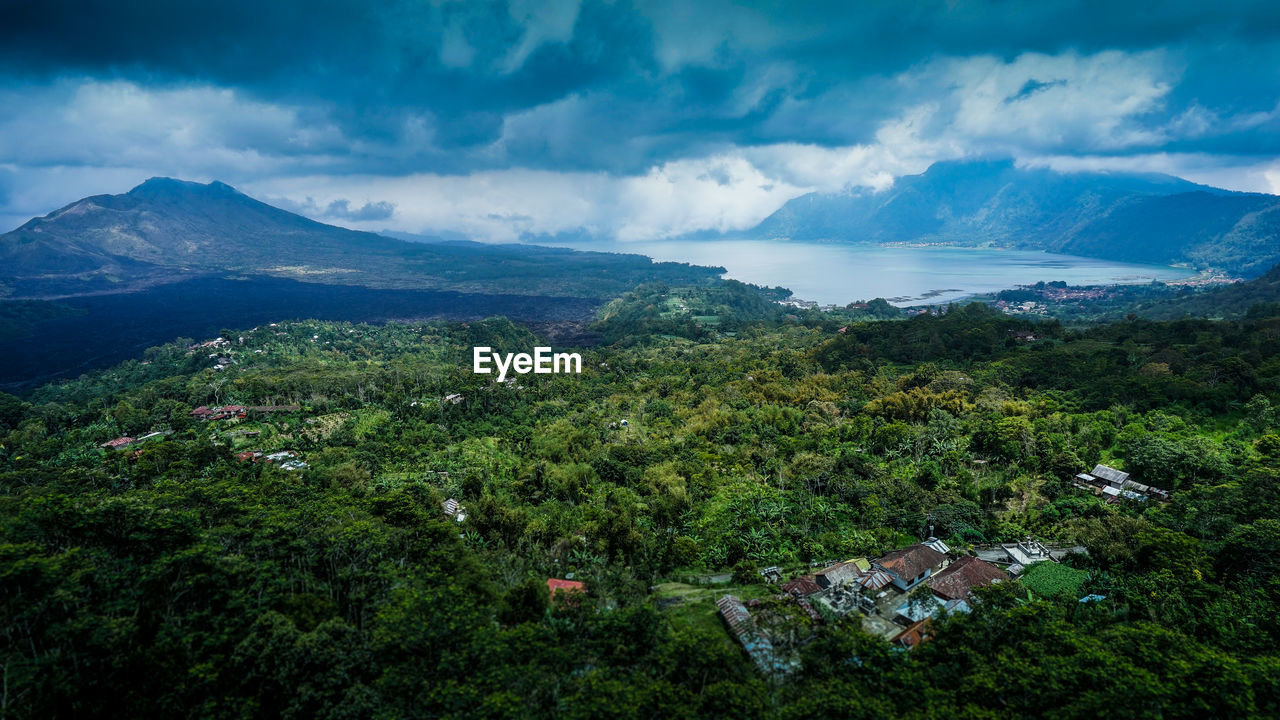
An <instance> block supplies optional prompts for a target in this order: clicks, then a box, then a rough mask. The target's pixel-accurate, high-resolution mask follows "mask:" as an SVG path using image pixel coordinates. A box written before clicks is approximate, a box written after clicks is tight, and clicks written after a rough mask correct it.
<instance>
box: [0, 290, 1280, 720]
mask: <svg viewBox="0 0 1280 720" xmlns="http://www.w3.org/2000/svg"><path fill="white" fill-rule="evenodd" d="M752 293H753V291H751V290H750V288H747V287H746V286H736V285H733V284H726V285H723V286H720V287H717V288H714V289H703V290H695V289H683V288H664V287H660V286H650V287H642V288H638V289H636V290H635V291H633V292H632V293H631V294H629V295H628V296H626V297H624V298H623V299H621V300H619V301H617V302H615V303H614V304H612V305H610V306H608V308H607V309H606V311H605V313H604V314H603V316H602V320H601V324H600V331H601V332H602V333H603V334H604V335H605V336H606V337H607V338H609V339H610V341H611V344H607V345H604V346H600V347H596V348H592V349H582V350H579V351H580V352H581V353H582V355H583V361H584V362H583V368H584V372H583V373H582V374H581V375H532V374H529V375H521V376H517V377H516V378H514V381H513V382H509V383H504V384H498V383H495V382H494V381H493V376H484V375H474V374H472V372H471V369H470V348H471V347H472V346H474V345H488V346H491V347H494V348H496V349H498V350H500V351H503V352H515V351H528V350H529V349H531V348H532V347H533V346H534V345H535V344H537V343H538V340H537V338H535V337H534V336H533V335H531V334H530V333H529V332H528V331H527V330H526V329H524V328H522V327H520V326H518V325H514V324H512V323H510V322H508V321H506V320H503V319H490V320H486V321H483V322H473V323H426V324H423V323H419V324H388V325H385V326H381V327H375V326H369V325H351V324H344V323H328V322H314V321H307V322H297V323H286V324H280V325H279V326H274V327H273V326H262V327H259V328H257V329H254V330H248V329H245V330H236V331H231V330H228V331H226V332H224V335H225V336H226V338H227V339H228V340H229V344H227V345H225V346H224V347H220V348H218V350H217V354H218V355H220V356H225V357H227V358H228V359H230V360H232V361H233V363H232V364H231V365H230V366H229V367H226V368H225V369H222V370H215V369H213V366H212V361H211V360H210V358H209V357H208V354H209V353H206V352H203V351H191V350H189V349H188V343H187V342H185V341H182V342H176V343H172V344H169V345H165V346H163V347H158V348H154V349H152V350H149V351H148V352H147V353H146V355H145V357H142V358H140V359H138V360H135V361H129V362H125V363H123V364H121V365H119V366H117V367H114V368H111V369H109V370H105V371H101V372H95V373H91V374H87V375H85V376H83V377H81V378H80V379H78V380H75V381H69V382H64V383H61V384H58V385H48V386H45V387H43V388H40V389H39V390H37V391H36V392H34V393H32V394H31V395H30V396H29V397H27V398H25V399H22V400H19V399H17V398H13V397H10V396H0V666H3V671H4V677H5V684H4V688H5V689H4V702H3V707H4V708H5V712H6V713H11V714H13V715H14V716H17V717H78V716H90V715H93V716H103V715H108V716H121V717H136V716H141V715H145V716H148V717H150V716H164V715H199V716H203V717H246V716H258V715H261V716H272V717H530V716H533V717H582V718H599V717H637V718H638V717H653V716H669V717H779V718H800V717H812V716H814V715H815V714H823V715H830V716H840V717H867V718H873V717H874V718H881V717H941V716H954V717H1017V716H1045V715H1051V716H1055V717H1097V716H1098V715H1099V714H1102V713H1106V714H1107V715H1114V716H1124V717H1150V718H1157V717H1158V718H1175V717H1204V716H1216V717H1260V716H1274V715H1276V714H1277V713H1278V712H1280V687H1278V685H1277V678H1278V677H1280V656H1277V654H1276V651H1275V647H1276V643H1277V641H1280V620H1278V619H1277V615H1276V613H1275V612H1274V608H1275V607H1277V603H1278V602H1280V579H1277V570H1280V568H1277V567H1276V562H1277V560H1276V558H1278V557H1280V484H1278V482H1277V481H1278V480H1280V435H1277V432H1278V428H1277V410H1276V404H1277V403H1280V359H1277V358H1280V315H1276V314H1270V313H1267V312H1261V311H1260V312H1258V313H1255V314H1254V315H1252V316H1249V317H1246V318H1243V319H1240V320H1236V321H1223V322H1210V321H1180V322H1173V323H1160V322H1151V321H1145V320H1131V321H1126V322H1121V323H1117V324H1113V325H1107V326H1101V327H1097V328H1093V329H1089V330H1084V331H1076V330H1070V329H1066V328H1063V327H1061V326H1059V325H1057V324H1053V323H1047V324H1033V323H1031V322H1030V321H1027V320H1024V319H1016V318H1010V317H1008V316H1006V315H1003V314H1001V313H998V312H996V311H994V310H991V309H989V308H986V307H985V306H982V305H978V304H974V305H969V306H964V307H954V308H950V309H949V310H948V311H947V312H945V313H943V314H941V315H933V314H929V315H920V316H917V317H913V318H911V319H907V320H902V321H894V322H869V321H859V320H857V319H856V317H855V315H854V313H856V312H865V310H864V309H850V310H846V311H841V313H836V314H829V313H828V314H824V313H817V312H811V311H802V310H794V309H789V308H786V309H784V308H781V307H780V306H778V305H776V304H773V303H772V302H770V300H771V299H773V298H761V297H759V296H753V294H752ZM842 330H843V331H842ZM1026 333H1031V334H1032V335H1034V339H1027V335H1026ZM215 404H218V405H221V404H238V405H246V406H263V405H270V406H292V405H297V406H298V407H297V408H296V409H292V408H288V409H284V410H280V411H276V412H274V413H273V414H267V415H263V414H256V415H250V416H249V417H246V418H245V419H243V420H238V421H214V422H208V423H205V422H198V421H196V420H194V419H193V418H192V417H191V415H190V412H191V410H192V409H193V408H194V407H195V406H199V405H215ZM153 431H169V432H170V433H171V434H168V435H165V436H161V437H157V438H155V439H152V440H149V441H147V442H145V443H142V444H139V445H133V446H130V447H127V448H124V449H122V450H103V449H100V448H99V447H98V446H99V444H101V443H103V442H105V441H107V440H110V439H112V438H115V437H117V436H121V435H127V436H130V437H138V436H140V435H142V434H146V433H149V432H153ZM283 450H289V451H293V452H295V453H297V454H298V456H299V458H300V459H302V460H303V461H305V463H306V464H307V467H306V468H305V469H303V470H300V471H293V472H290V471H287V470H282V469H280V468H279V467H277V466H276V465H274V464H268V463H264V462H254V461H252V460H248V459H243V456H241V457H237V455H236V453H244V452H249V451H260V452H264V453H270V452H275V451H283ZM1097 462H1107V463H1109V464H1112V465H1115V466H1118V467H1121V468H1123V469H1125V470H1127V471H1129V472H1131V473H1133V475H1134V476H1135V477H1136V478H1138V479H1141V480H1142V481H1143V482H1145V483H1148V484H1152V485H1156V486H1158V487H1163V488H1167V489H1169V490H1171V491H1172V498H1171V500H1170V501H1169V502H1168V503H1167V504H1156V503H1154V502H1152V503H1148V504H1143V503H1136V502H1127V501H1126V502H1124V503H1121V504H1118V505H1113V504H1107V503H1104V502H1102V500H1101V499H1099V498H1097V497H1095V496H1094V495H1093V494H1091V493H1088V492H1086V491H1083V490H1080V489H1077V488H1075V487H1073V486H1072V484H1071V482H1070V481H1071V478H1072V476H1073V475H1074V474H1075V473H1077V472H1081V471H1083V470H1087V469H1088V468H1090V467H1092V465H1093V464H1094V463H1097ZM449 498H454V499H457V500H458V501H460V502H461V503H462V504H463V505H464V506H465V508H466V511H467V512H466V515H467V517H466V520H465V521H464V522H461V523H458V522H455V521H453V520H452V519H450V518H448V517H447V516H446V515H445V514H444V513H442V512H441V503H442V502H443V501H444V500H446V499H449ZM930 527H932V529H933V532H934V534H936V535H938V536H940V537H943V538H944V539H946V540H947V541H948V542H949V543H950V544H951V545H952V546H953V547H955V548H958V549H961V550H962V551H963V549H965V548H968V547H971V546H973V545H977V544H984V543H992V542H998V541H1008V540H1017V539H1022V538H1024V537H1026V536H1028V535H1033V536H1035V537H1038V538H1041V539H1043V540H1046V541H1050V540H1052V541H1059V542H1062V543H1079V544H1081V545H1083V546H1084V547H1085V548H1087V550H1088V554H1087V556H1086V555H1074V556H1072V557H1071V559H1070V560H1069V561H1068V564H1067V565H1063V566H1060V567H1058V568H1056V569H1053V570H1048V571H1045V570H1037V571H1036V572H1035V573H1032V574H1031V576H1030V578H1029V582H1028V584H1027V585H1025V586H1024V585H1023V584H1021V583H1006V584H1003V585H1001V586H997V587H995V588H991V589H989V590H986V591H984V592H982V593H981V595H980V598H979V600H978V601H977V602H975V607H974V611H973V612H972V613H971V614H969V615H952V616H949V617H948V618H947V619H945V620H941V621H939V622H938V623H937V625H936V627H935V631H934V633H933V637H932V638H931V639H930V640H929V642H926V643H924V644H923V645H921V646H919V647H917V648H916V649H914V650H912V651H911V652H909V653H908V652H904V651H902V650H901V649H893V648H891V647H890V646H889V645H888V644H886V643H885V642H883V641H882V640H880V639H879V638H874V637H871V636H868V635H865V634H863V633H862V631H861V630H860V629H859V627H858V626H857V624H856V623H852V622H850V621H848V620H845V621H840V622H834V623H816V624H815V625H814V627H813V634H812V636H811V637H809V638H808V639H807V640H806V641H805V642H804V643H803V646H802V647H801V648H800V651H799V652H800V659H801V663H802V664H801V668H800V670H799V671H798V672H797V673H795V674H794V675H792V676H791V677H790V678H789V679H787V680H784V681H781V682H773V681H770V680H767V679H766V678H765V677H764V676H762V675H760V674H759V673H758V672H757V671H756V670H755V668H754V666H753V665H752V664H751V663H750V662H749V661H748V660H747V658H746V657H745V656H744V655H743V653H742V651H741V649H740V648H739V647H738V646H737V645H736V644H734V643H733V642H732V641H731V640H730V637H729V635H728V634H727V633H726V632H725V630H724V628H723V626H722V625H721V624H720V623H719V621H718V620H717V618H716V616H715V614H714V612H715V609H714V605H712V604H711V602H710V598H711V595H714V594H716V593H707V592H706V591H705V590H699V589H698V588H697V587H695V586H692V585H689V584H687V583H691V582H693V580H694V579H697V578H701V577H705V576H706V575H709V574H713V573H729V574H732V575H733V579H732V580H731V581H730V583H731V585H730V587H731V588H732V590H733V592H736V593H738V594H739V595H740V596H741V597H743V598H748V597H761V596H768V595H770V594H771V592H772V591H771V589H770V588H767V587H765V586H763V585H757V584H755V583H756V582H757V578H758V576H757V575H755V572H754V571H755V569H757V568H760V567H764V566H766V565H779V566H782V567H784V568H786V569H787V570H788V571H794V570H795V569H797V568H807V567H808V565H809V564H810V563H811V562H824V561H830V560H834V559H843V558H846V557H851V556H855V555H868V556H869V555H874V554H877V553H881V552H884V551H887V550H890V549H893V548H897V547H901V546H903V545H905V544H908V543H910V542H914V541H916V540H918V539H921V538H923V537H924V536H925V535H926V534H927V533H928V532H929V529H930ZM735 570H736V572H735ZM569 573H572V574H573V576H574V577H575V578H576V579H577V580H580V581H584V582H585V583H586V594H585V595H583V596H578V597H577V599H575V600H571V601H568V602H566V601H563V600H557V601H551V600H549V598H548V594H547V590H546V585H545V580H546V579H547V578H549V577H564V576H565V575H566V574H569ZM1029 590H1030V593H1028V591H1029ZM716 592H717V593H718V592H719V591H716ZM1086 593H1088V594H1096V595H1101V596H1104V599H1102V600H1099V601H1095V602H1087V603H1081V602H1080V601H1079V598H1080V596H1081V595H1083V594H1086Z"/></svg>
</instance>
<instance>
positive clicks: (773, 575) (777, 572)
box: [760, 565, 782, 585]
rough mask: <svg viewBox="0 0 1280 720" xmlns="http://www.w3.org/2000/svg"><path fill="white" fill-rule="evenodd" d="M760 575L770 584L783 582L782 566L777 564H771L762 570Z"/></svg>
mask: <svg viewBox="0 0 1280 720" xmlns="http://www.w3.org/2000/svg"><path fill="white" fill-rule="evenodd" d="M760 577H763V578H764V581H765V582H766V583H767V584H769V585H772V584H774V583H778V582H782V568H780V567H778V566H777V565H770V566H769V567H767V568H765V569H763V570H761V571H760Z"/></svg>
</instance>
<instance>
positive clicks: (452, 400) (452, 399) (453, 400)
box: [444, 393, 466, 405]
mask: <svg viewBox="0 0 1280 720" xmlns="http://www.w3.org/2000/svg"><path fill="white" fill-rule="evenodd" d="M465 399H466V398H465V397H464V396H463V395H462V393H450V394H448V395H445V396H444V401H445V402H447V403H449V404H450V405H457V404H458V403H460V402H462V401H463V400H465Z"/></svg>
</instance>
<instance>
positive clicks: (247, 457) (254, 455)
mask: <svg viewBox="0 0 1280 720" xmlns="http://www.w3.org/2000/svg"><path fill="white" fill-rule="evenodd" d="M260 457H262V453H260V452H254V451H252V450H245V451H244V452H238V453H236V460H239V461H240V462H258V458H260Z"/></svg>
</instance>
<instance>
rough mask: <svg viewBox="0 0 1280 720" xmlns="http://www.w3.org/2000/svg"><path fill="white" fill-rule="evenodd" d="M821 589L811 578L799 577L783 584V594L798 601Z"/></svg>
mask: <svg viewBox="0 0 1280 720" xmlns="http://www.w3.org/2000/svg"><path fill="white" fill-rule="evenodd" d="M821 589H822V586H821V585H819V584H818V583H816V582H814V580H813V578H811V577H798V578H796V579H795V580H788V581H787V582H784V583H782V592H784V593H787V594H788V595H790V596H791V597H794V598H797V599H799V598H802V597H806V596H809V595H812V594H814V593H816V592H818V591H819V590H821Z"/></svg>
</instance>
